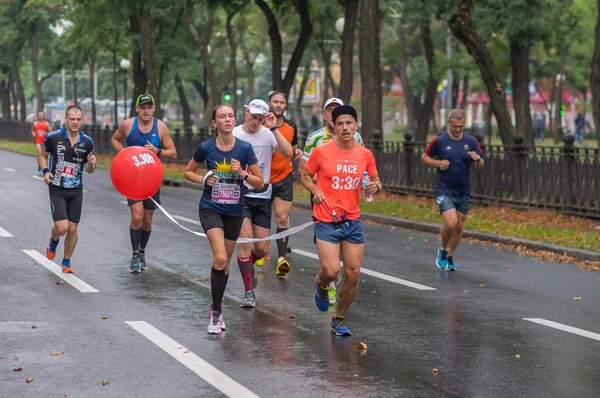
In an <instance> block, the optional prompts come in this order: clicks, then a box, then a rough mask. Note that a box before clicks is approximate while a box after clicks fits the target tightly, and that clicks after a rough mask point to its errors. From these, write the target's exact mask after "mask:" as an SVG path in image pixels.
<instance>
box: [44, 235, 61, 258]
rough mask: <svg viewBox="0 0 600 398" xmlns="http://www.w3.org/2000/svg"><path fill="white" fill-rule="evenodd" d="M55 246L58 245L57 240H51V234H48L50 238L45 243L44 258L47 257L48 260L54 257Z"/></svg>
mask: <svg viewBox="0 0 600 398" xmlns="http://www.w3.org/2000/svg"><path fill="white" fill-rule="evenodd" d="M57 246H58V241H53V240H52V236H50V240H49V241H48V244H47V245H46V258H48V260H54V257H55V256H56V247H57Z"/></svg>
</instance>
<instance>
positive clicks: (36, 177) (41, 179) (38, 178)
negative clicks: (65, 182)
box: [30, 174, 44, 181]
mask: <svg viewBox="0 0 600 398" xmlns="http://www.w3.org/2000/svg"><path fill="white" fill-rule="evenodd" d="M30 177H31V178H35V179H36V180H40V181H44V178H43V177H40V176H36V175H35V174H34V175H31V176H30Z"/></svg>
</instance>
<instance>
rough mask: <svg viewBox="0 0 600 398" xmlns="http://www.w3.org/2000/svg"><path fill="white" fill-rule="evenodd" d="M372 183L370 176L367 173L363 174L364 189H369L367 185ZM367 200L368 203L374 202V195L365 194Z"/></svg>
mask: <svg viewBox="0 0 600 398" xmlns="http://www.w3.org/2000/svg"><path fill="white" fill-rule="evenodd" d="M370 182H371V178H370V177H369V174H368V173H367V172H366V171H365V172H364V173H363V178H362V188H363V189H365V188H366V187H367V184H368V183H370ZM365 200H366V201H367V202H371V201H372V200H373V195H371V194H370V193H365Z"/></svg>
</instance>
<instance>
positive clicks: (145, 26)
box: [140, 7, 162, 119]
mask: <svg viewBox="0 0 600 398" xmlns="http://www.w3.org/2000/svg"><path fill="white" fill-rule="evenodd" d="M140 32H141V33H142V54H143V55H144V65H145V69H146V82H147V88H148V91H149V92H150V94H152V96H153V97H154V104H155V106H156V112H155V113H154V116H155V117H156V118H158V119H160V118H161V117H162V109H161V107H160V91H159V87H158V78H157V76H156V71H155V70H154V53H153V50H152V18H151V17H150V10H149V9H148V8H145V7H144V9H142V11H141V12H140Z"/></svg>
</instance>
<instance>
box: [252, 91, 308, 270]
mask: <svg viewBox="0 0 600 398" xmlns="http://www.w3.org/2000/svg"><path fill="white" fill-rule="evenodd" d="M269 108H270V109H271V112H273V114H274V115H275V117H276V118H277V127H278V128H279V131H280V132H281V134H282V135H283V136H284V137H285V138H286V139H287V140H288V141H289V142H290V144H292V147H293V149H294V156H295V157H296V159H299V158H300V157H301V156H302V151H301V150H300V148H298V128H297V127H296V124H295V123H294V122H292V121H290V120H288V119H286V118H285V117H284V113H285V110H286V108H287V100H286V97H285V94H283V93H282V92H279V91H271V92H270V93H269ZM292 171H293V170H292V163H291V162H290V159H289V158H286V157H285V156H282V155H280V154H278V153H273V158H272V160H271V179H270V181H269V182H270V183H271V185H272V186H273V193H272V195H271V201H272V205H273V209H274V210H275V220H276V224H277V232H283V231H285V230H287V229H288V228H289V225H290V217H289V216H290V211H291V210H292V201H293V200H294V196H293V191H294V178H293V176H292ZM288 239H289V237H286V238H282V239H277V251H278V260H277V268H276V270H275V275H277V276H285V274H287V273H288V272H289V271H290V263H289V262H288V260H287V258H286V254H287V248H288ZM257 265H258V264H257Z"/></svg>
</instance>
